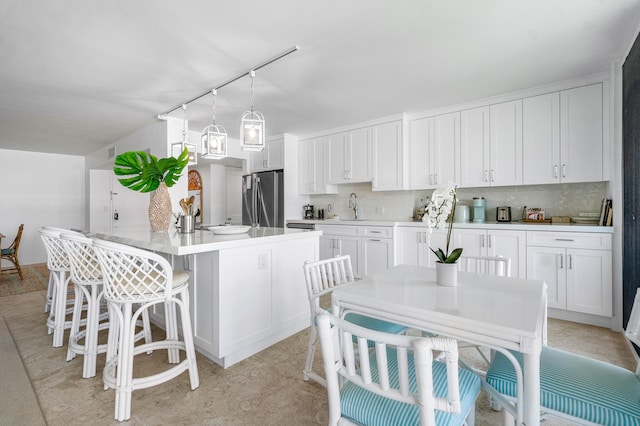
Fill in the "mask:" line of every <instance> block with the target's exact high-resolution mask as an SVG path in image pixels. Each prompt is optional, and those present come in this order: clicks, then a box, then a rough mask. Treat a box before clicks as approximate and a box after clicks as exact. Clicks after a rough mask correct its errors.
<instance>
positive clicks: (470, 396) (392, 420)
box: [340, 348, 480, 426]
mask: <svg viewBox="0 0 640 426" xmlns="http://www.w3.org/2000/svg"><path fill="white" fill-rule="evenodd" d="M387 357H388V362H389V370H390V371H389V373H390V384H391V386H392V387H396V388H397V387H398V369H397V368H398V367H397V362H396V360H397V357H396V351H395V349H391V348H389V349H387ZM375 365H376V362H375V353H374V354H372V356H371V366H372V370H374V367H375ZM409 371H410V374H411V376H410V382H411V383H410V387H411V391H412V392H416V378H415V370H414V366H413V357H412V356H411V354H409ZM459 376H460V400H461V407H462V409H461V411H460V413H459V414H456V413H445V412H442V411H436V424H437V425H438V426H441V425H461V424H462V422H463V421H464V419H465V417H466V416H467V413H469V411H470V410H471V409H474V406H475V401H476V398H477V397H478V394H479V393H480V378H479V377H478V376H476V375H475V374H474V373H472V372H470V371H468V370H465V369H462V368H461V369H460V370H459ZM372 378H373V380H374V381H376V382H377V381H378V373H377V370H374V371H372ZM433 384H434V388H435V395H436V396H438V397H445V396H446V389H447V368H446V365H445V364H444V363H443V362H438V361H434V363H433ZM340 395H341V396H340V406H341V411H342V416H343V417H347V418H349V419H350V420H351V421H354V422H356V423H359V424H361V425H367V426H382V425H385V426H388V425H398V426H409V425H419V424H420V415H419V413H418V407H417V406H416V405H412V404H405V403H403V402H398V401H394V400H392V399H389V398H385V397H383V396H380V395H377V394H374V393H372V392H369V391H366V390H364V389H363V388H361V387H359V386H357V385H355V384H353V383H351V382H347V383H345V385H344V386H343V388H342V390H341V391H340Z"/></svg>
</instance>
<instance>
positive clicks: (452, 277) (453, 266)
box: [436, 262, 458, 287]
mask: <svg viewBox="0 0 640 426" xmlns="http://www.w3.org/2000/svg"><path fill="white" fill-rule="evenodd" d="M436 284H438V285H441V286H443V287H456V286H457V285H458V264H457V263H440V262H436Z"/></svg>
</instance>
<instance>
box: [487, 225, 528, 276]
mask: <svg viewBox="0 0 640 426" xmlns="http://www.w3.org/2000/svg"><path fill="white" fill-rule="evenodd" d="M526 253H527V233H526V232H525V231H509V230H495V229H490V230H488V231H487V256H503V257H508V258H510V259H511V276H512V277H518V278H526V277H527V255H526Z"/></svg>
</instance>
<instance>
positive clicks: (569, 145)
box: [523, 83, 606, 184]
mask: <svg viewBox="0 0 640 426" xmlns="http://www.w3.org/2000/svg"><path fill="white" fill-rule="evenodd" d="M602 101H603V98H602V84H601V83H598V84H592V85H589V86H582V87H577V88H575V89H569V90H563V91H561V92H554V93H549V94H546V95H541V96H535V97H532V98H526V99H524V100H523V154H524V155H523V182H524V183H525V184H545V183H560V182H593V181H600V180H603V178H604V174H603V170H604V162H603V158H606V156H605V152H604V143H603V103H602Z"/></svg>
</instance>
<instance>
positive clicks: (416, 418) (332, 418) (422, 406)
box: [317, 312, 481, 426]
mask: <svg viewBox="0 0 640 426" xmlns="http://www.w3.org/2000/svg"><path fill="white" fill-rule="evenodd" d="M317 322H318V329H319V334H320V343H321V346H322V359H323V363H324V371H325V376H326V380H327V393H328V398H329V421H328V424H329V425H338V424H359V425H373V424H375V425H380V426H383V425H421V426H426V425H429V426H431V425H462V424H465V422H466V424H469V425H473V423H474V419H475V401H476V399H477V397H478V395H479V393H480V388H481V380H480V378H479V377H478V376H477V375H476V374H474V373H473V372H471V371H469V370H466V369H464V368H461V367H459V365H458V348H457V344H456V341H455V339H450V338H444V337H430V338H425V337H417V336H408V335H399V334H390V333H382V332H379V331H375V330H370V329H367V328H364V327H360V326H358V325H356V324H353V323H351V322H349V321H345V320H342V319H340V318H338V317H336V316H334V315H332V314H329V313H327V312H325V313H322V314H320V315H319V316H318V318H317ZM354 341H355V342H357V343H356V345H354V343H353V342H354ZM372 342H373V348H371V349H370V346H371V345H372ZM354 346H357V349H358V350H357V351H356V350H355V349H354ZM434 351H438V352H440V353H442V354H444V355H443V356H442V357H441V359H440V360H437V361H435V360H434Z"/></svg>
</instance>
